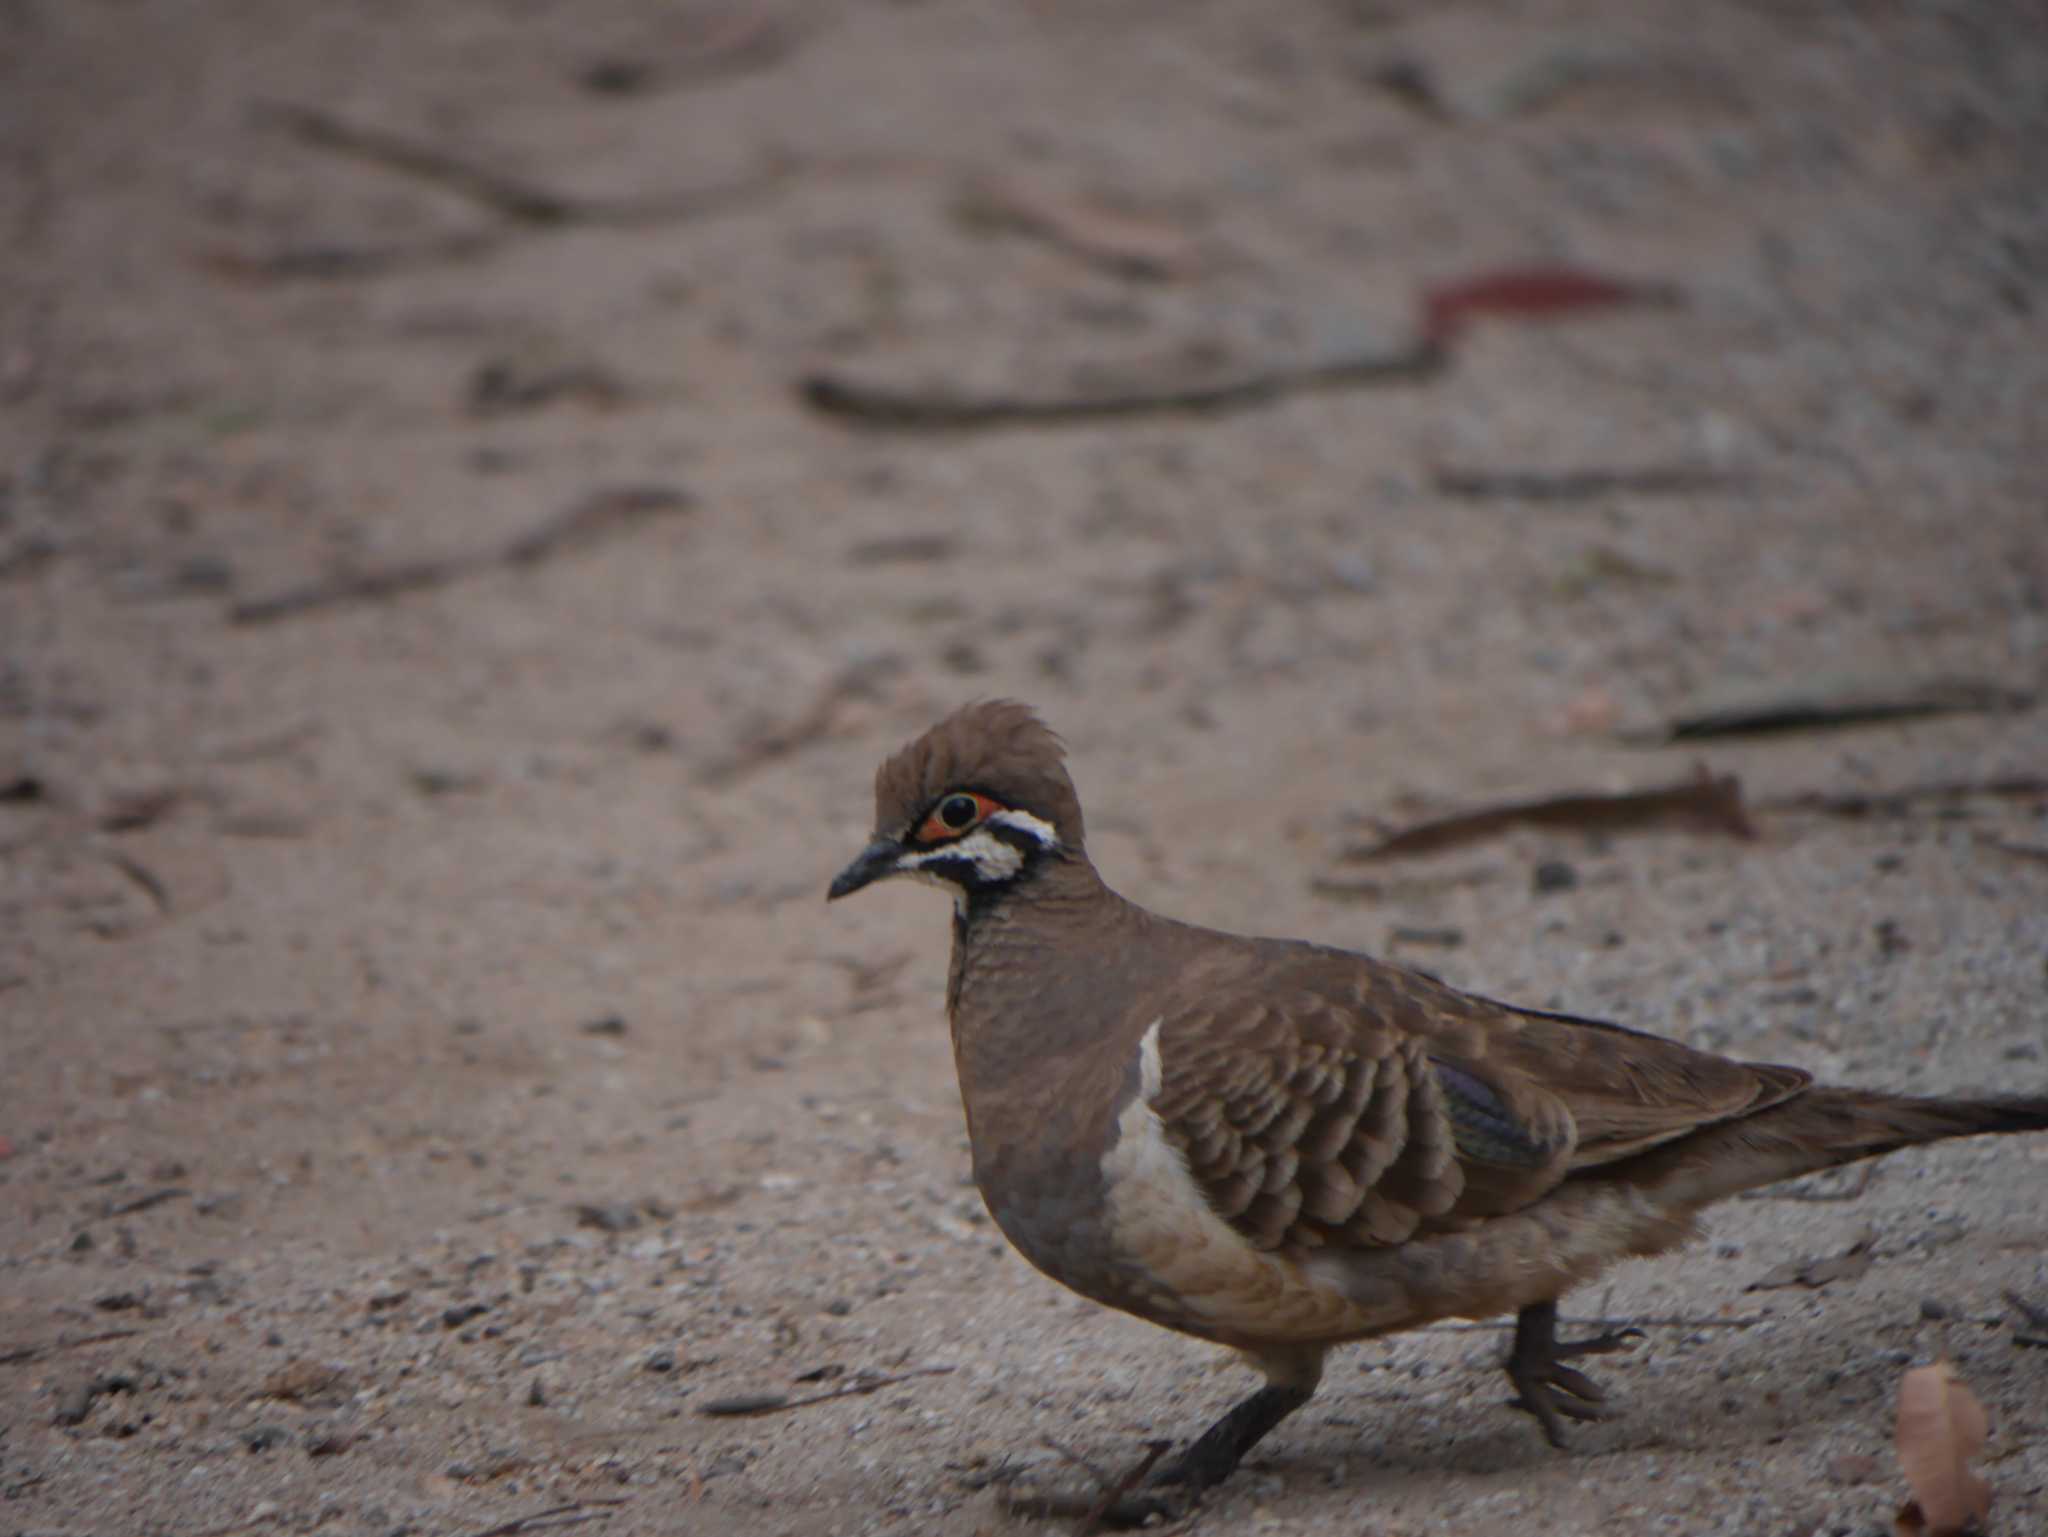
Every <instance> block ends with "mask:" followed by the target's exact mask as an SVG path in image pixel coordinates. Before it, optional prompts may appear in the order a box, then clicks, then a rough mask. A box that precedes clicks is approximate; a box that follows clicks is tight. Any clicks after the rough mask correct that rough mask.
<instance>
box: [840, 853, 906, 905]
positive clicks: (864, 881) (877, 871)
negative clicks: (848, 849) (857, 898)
mask: <svg viewBox="0 0 2048 1537" xmlns="http://www.w3.org/2000/svg"><path fill="white" fill-rule="evenodd" d="M902 855H903V845H902V844H900V843H898V842H897V841H896V840H895V839H893V838H877V839H876V840H875V841H874V842H873V843H870V844H869V845H868V846H867V847H866V848H864V849H862V850H861V851H860V853H859V854H858V855H856V856H855V858H854V861H853V863H852V864H850V865H848V866H847V867H846V868H845V869H844V870H841V871H840V872H839V873H838V874H837V875H835V876H834V877H833V878H832V884H831V886H830V887H829V888H828V889H827V890H826V892H825V900H826V901H827V902H836V901H838V900H839V899H840V898H841V897H850V896H852V895H853V894H854V893H855V892H856V891H858V890H860V889H861V887H863V886H872V885H873V884H874V883H875V882H876V881H878V880H881V879H882V878H883V877H884V876H889V875H894V874H895V873H896V861H897V860H898V859H899V858H901V857H902Z"/></svg>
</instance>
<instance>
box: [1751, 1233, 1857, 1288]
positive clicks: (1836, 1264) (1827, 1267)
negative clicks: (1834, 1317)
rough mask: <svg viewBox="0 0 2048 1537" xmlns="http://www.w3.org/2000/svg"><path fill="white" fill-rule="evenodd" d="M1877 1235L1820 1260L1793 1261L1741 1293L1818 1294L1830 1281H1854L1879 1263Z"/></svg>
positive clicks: (1767, 1272)
mask: <svg viewBox="0 0 2048 1537" xmlns="http://www.w3.org/2000/svg"><path fill="white" fill-rule="evenodd" d="M1876 1246H1877V1235H1876V1233H1875V1232H1870V1233H1865V1234H1864V1235H1863V1236H1862V1237H1861V1238H1859V1239H1857V1240H1856V1241H1855V1242H1854V1243H1852V1244H1850V1245H1849V1247H1848V1248H1846V1249H1844V1250H1843V1251H1842V1252H1841V1253H1840V1254H1830V1255H1826V1256H1824V1257H1821V1258H1817V1259H1792V1260H1787V1261H1785V1263H1784V1264H1782V1265H1777V1266H1774V1267H1772V1268H1771V1269H1770V1270H1768V1271H1766V1272H1765V1273H1764V1274H1762V1275H1760V1276H1758V1277H1757V1278H1756V1279H1755V1280H1754V1281H1751V1282H1750V1283H1749V1285H1747V1286H1745V1287H1743V1288H1742V1289H1743V1290H1744V1291H1746V1292H1767V1291H1779V1290H1782V1289H1783V1288H1785V1287H1788V1286H1803V1287H1805V1288H1807V1289H1808V1290H1809V1291H1819V1290H1820V1289H1821V1288H1822V1287H1823V1286H1826V1285H1827V1284H1828V1283H1829V1282H1830V1281H1853V1280H1855V1279H1856V1278H1857V1277H1858V1276H1860V1275H1862V1274H1863V1273H1864V1272H1865V1271H1867V1270H1869V1269H1870V1267H1871V1266H1872V1265H1874V1264H1875V1263H1877V1247H1876Z"/></svg>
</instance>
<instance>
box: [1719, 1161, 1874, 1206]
mask: <svg viewBox="0 0 2048 1537" xmlns="http://www.w3.org/2000/svg"><path fill="white" fill-rule="evenodd" d="M1876 1177H1877V1165H1876V1164H1874V1163H1866V1164H1865V1165H1864V1166H1863V1170H1862V1172H1861V1173H1860V1174H1859V1175H1858V1176H1857V1177H1856V1178H1855V1179H1854V1180H1851V1181H1850V1182H1849V1183H1848V1184H1846V1185H1843V1186H1840V1187H1839V1188H1835V1189H1829V1188H1827V1187H1825V1186H1822V1185H1819V1184H1816V1183H1814V1182H1811V1181H1802V1182H1801V1183H1799V1184H1796V1185H1787V1186H1785V1187H1784V1188H1782V1189H1779V1188H1777V1187H1775V1186H1766V1187H1765V1188H1764V1189H1762V1190H1745V1191H1743V1192H1741V1194H1739V1195H1737V1196H1736V1198H1735V1199H1736V1200H1738V1201H1853V1200H1856V1199H1857V1198H1858V1197H1860V1196H1861V1195H1862V1194H1863V1193H1864V1192H1865V1191H1866V1190H1868V1189H1869V1188H1870V1182H1871V1180H1873V1179H1875V1178H1876Z"/></svg>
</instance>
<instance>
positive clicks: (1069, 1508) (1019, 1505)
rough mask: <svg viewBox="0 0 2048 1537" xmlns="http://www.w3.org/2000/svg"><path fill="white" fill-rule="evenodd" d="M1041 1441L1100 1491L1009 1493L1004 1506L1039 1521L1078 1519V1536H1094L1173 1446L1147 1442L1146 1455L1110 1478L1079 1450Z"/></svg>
mask: <svg viewBox="0 0 2048 1537" xmlns="http://www.w3.org/2000/svg"><path fill="white" fill-rule="evenodd" d="M1038 1443H1039V1445H1041V1446H1043V1447H1045V1448H1046V1449H1047V1450H1049V1451H1053V1452H1057V1453H1058V1454H1059V1455H1060V1456H1061V1457H1062V1458H1063V1459H1065V1460H1066V1461H1067V1462H1068V1463H1070V1464H1072V1465H1073V1466H1074V1467H1077V1468H1079V1469H1080V1470H1081V1471H1082V1472H1084V1473H1086V1474H1087V1475H1088V1476H1089V1477H1090V1478H1091V1479H1093V1480H1094V1481H1095V1488H1096V1491H1097V1492H1096V1493H1095V1494H1094V1495H1092V1496H1091V1495H1085V1494H1075V1493H1072V1492H1069V1491H1063V1490H1049V1491H1045V1492H1041V1493H1032V1494H1018V1493H1015V1492H1008V1493H1005V1495H1004V1496H1003V1506H1004V1508H1005V1509H1006V1510H1008V1511H1009V1512H1010V1514H1012V1515H1015V1516H1024V1517H1026V1518H1028V1519H1033V1520H1040V1521H1044V1520H1051V1519H1056V1518H1058V1517H1061V1516H1074V1517H1076V1518H1078V1524H1077V1525H1076V1526H1075V1528H1074V1533H1075V1537H1093V1534H1094V1533H1095V1532H1097V1531H1099V1530H1101V1527H1102V1523H1103V1519H1104V1518H1105V1517H1106V1516H1108V1514H1109V1513H1110V1511H1111V1510H1113V1509H1114V1508H1115V1507H1116V1503H1117V1501H1118V1500H1121V1499H1122V1498H1123V1497H1124V1496H1125V1495H1127V1494H1129V1493H1130V1492H1131V1491H1132V1490H1133V1489H1135V1488H1136V1487H1137V1486H1138V1485H1139V1483H1140V1482H1142V1481H1143V1480H1144V1477H1145V1475H1146V1474H1148V1473H1150V1472H1151V1471H1152V1469H1153V1467H1154V1466H1155V1465H1156V1464H1157V1463H1158V1461H1159V1459H1160V1458H1161V1457H1163V1456H1165V1455H1166V1453H1167V1451H1168V1449H1169V1448H1171V1447H1172V1445H1173V1443H1172V1442H1171V1441H1147V1442H1146V1443H1145V1455H1144V1457H1143V1458H1142V1459H1140V1460H1139V1461H1138V1462H1137V1463H1136V1464H1134V1465H1133V1466H1132V1467H1131V1468H1129V1469H1128V1470H1127V1471H1125V1472H1124V1473H1123V1474H1122V1475H1120V1476H1119V1477H1116V1478H1111V1477H1110V1476H1109V1475H1108V1474H1107V1473H1105V1472H1103V1471H1102V1469H1100V1468H1098V1467H1097V1466H1096V1465H1095V1464H1094V1463H1093V1462H1091V1461H1089V1460H1088V1459H1087V1458H1086V1457H1083V1456H1082V1455H1081V1454H1080V1453H1079V1452H1077V1451H1075V1450H1073V1449H1072V1448H1071V1447H1068V1446H1063V1445H1061V1444H1060V1443H1059V1442H1058V1441H1055V1440H1054V1439H1053V1438H1052V1437H1051V1436H1040V1437H1039V1438H1038Z"/></svg>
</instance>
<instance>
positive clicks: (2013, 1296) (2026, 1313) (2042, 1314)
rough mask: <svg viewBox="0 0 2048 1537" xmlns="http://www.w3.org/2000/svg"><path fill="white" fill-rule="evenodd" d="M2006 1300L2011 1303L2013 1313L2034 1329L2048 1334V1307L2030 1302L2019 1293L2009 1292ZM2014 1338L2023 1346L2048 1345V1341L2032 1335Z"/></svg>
mask: <svg viewBox="0 0 2048 1537" xmlns="http://www.w3.org/2000/svg"><path fill="white" fill-rule="evenodd" d="M2005 1300H2006V1301H2007V1302H2009V1303H2011V1304H2012V1308H2013V1311H2014V1312H2016V1313H2018V1314H2019V1315H2020V1317H2022V1318H2024V1319H2025V1320H2026V1321H2027V1322H2028V1324H2030V1325H2031V1326H2032V1327H2034V1328H2036V1329H2040V1330H2043V1331H2044V1332H2048V1307H2042V1306H2041V1305H2040V1304H2039V1303H2037V1302H2029V1301H2027V1299H2026V1298H2025V1297H2022V1296H2021V1295H2020V1294H2019V1293H2018V1292H2007V1293H2006V1294H2005ZM2013 1338H2014V1339H2016V1340H2018V1341H2019V1342H2020V1343H2021V1344H2023V1345H2048V1339H2039V1338H2036V1337H2035V1336H2033V1335H2030V1334H2015V1335H2014V1336H2013Z"/></svg>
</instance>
